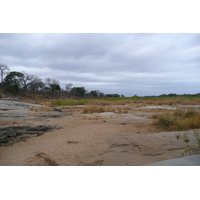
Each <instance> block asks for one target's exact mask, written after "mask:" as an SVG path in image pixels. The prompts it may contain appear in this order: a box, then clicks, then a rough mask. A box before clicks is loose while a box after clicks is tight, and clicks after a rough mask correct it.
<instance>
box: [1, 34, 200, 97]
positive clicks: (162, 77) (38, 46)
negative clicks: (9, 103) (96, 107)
mask: <svg viewBox="0 0 200 200" xmlns="http://www.w3.org/2000/svg"><path fill="white" fill-rule="evenodd" d="M0 47H1V48H0V63H4V64H7V65H8V66H9V67H10V69H11V70H15V71H22V70H23V71H27V72H28V73H30V74H31V73H32V74H34V75H37V76H39V77H41V78H45V77H54V78H56V79H58V80H59V81H60V84H61V85H62V86H64V84H66V83H69V82H72V83H74V85H79V86H85V87H86V89H87V87H88V89H91V90H92V89H93V90H94V89H98V90H100V91H102V92H105V93H113V92H115V93H119V94H122V93H124V94H125V95H127V96H132V95H134V94H138V95H151V94H162V93H170V92H176V93H197V92H199V83H200V82H199V74H200V66H199V64H200V59H199V52H200V34H80V33H79V34H63V33H61V34H0Z"/></svg>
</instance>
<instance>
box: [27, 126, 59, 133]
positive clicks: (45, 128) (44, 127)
mask: <svg viewBox="0 0 200 200" xmlns="http://www.w3.org/2000/svg"><path fill="white" fill-rule="evenodd" d="M55 128H56V126H50V125H48V126H45V125H33V126H29V127H28V128H27V131H44V132H46V131H48V130H51V129H55Z"/></svg>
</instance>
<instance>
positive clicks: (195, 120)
mask: <svg viewBox="0 0 200 200" xmlns="http://www.w3.org/2000/svg"><path fill="white" fill-rule="evenodd" d="M154 118H156V117H155V116H154ZM154 124H155V125H156V126H157V127H158V128H161V129H162V130H167V131H181V130H189V129H195V128H200V114H199V112H197V111H194V110H187V111H185V110H179V109H177V110H176V111H175V112H174V113H173V114H163V115H160V116H158V117H157V119H156V121H155V122H154Z"/></svg>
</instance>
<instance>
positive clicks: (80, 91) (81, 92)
mask: <svg viewBox="0 0 200 200" xmlns="http://www.w3.org/2000/svg"><path fill="white" fill-rule="evenodd" d="M70 93H71V94H72V95H75V96H78V97H84V96H85V94H86V90H85V88H84V87H73V88H72V89H71V92H70Z"/></svg>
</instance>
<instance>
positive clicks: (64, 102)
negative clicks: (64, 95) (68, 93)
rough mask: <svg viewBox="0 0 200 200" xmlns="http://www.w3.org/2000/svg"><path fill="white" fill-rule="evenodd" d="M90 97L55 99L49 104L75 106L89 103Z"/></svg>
mask: <svg viewBox="0 0 200 200" xmlns="http://www.w3.org/2000/svg"><path fill="white" fill-rule="evenodd" d="M91 101H92V99H82V100H62V99H57V100H55V101H52V102H51V104H52V105H54V106H75V105H86V104H88V103H90V102H91Z"/></svg>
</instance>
